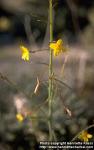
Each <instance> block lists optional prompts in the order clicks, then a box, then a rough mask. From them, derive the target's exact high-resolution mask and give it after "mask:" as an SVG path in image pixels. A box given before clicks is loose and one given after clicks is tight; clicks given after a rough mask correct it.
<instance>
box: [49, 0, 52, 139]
mask: <svg viewBox="0 0 94 150" xmlns="http://www.w3.org/2000/svg"><path fill="white" fill-rule="evenodd" d="M52 9H53V8H52V0H49V26H50V42H52V41H53V14H52ZM52 73H53V59H52V50H51V49H50V60H49V89H48V99H49V122H48V124H49V140H50V141H51V140H52V138H53V132H52V96H53V83H52V78H50V77H51V76H52Z"/></svg>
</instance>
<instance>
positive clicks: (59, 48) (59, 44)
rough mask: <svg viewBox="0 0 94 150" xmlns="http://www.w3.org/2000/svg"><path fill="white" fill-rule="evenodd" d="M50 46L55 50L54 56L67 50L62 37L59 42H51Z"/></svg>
mask: <svg viewBox="0 0 94 150" xmlns="http://www.w3.org/2000/svg"><path fill="white" fill-rule="evenodd" d="M49 47H50V48H51V49H52V50H53V53H54V56H58V55H59V54H60V53H61V52H66V51H67V49H66V48H65V47H64V46H63V41H62V39H59V40H58V41H57V42H52V43H50V45H49Z"/></svg>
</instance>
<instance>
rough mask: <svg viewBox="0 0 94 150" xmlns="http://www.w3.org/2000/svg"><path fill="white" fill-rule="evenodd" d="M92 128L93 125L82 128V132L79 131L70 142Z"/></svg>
mask: <svg viewBox="0 0 94 150" xmlns="http://www.w3.org/2000/svg"><path fill="white" fill-rule="evenodd" d="M92 127H94V124H92V125H90V126H88V127H86V128H84V129H83V130H81V131H80V132H79V133H78V134H77V135H76V136H75V137H74V138H73V139H72V140H71V141H72V142H73V141H74V140H75V139H77V138H78V136H79V134H81V133H82V132H83V131H85V130H88V129H90V128H92Z"/></svg>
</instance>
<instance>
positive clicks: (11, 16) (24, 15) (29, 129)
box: [0, 0, 94, 150]
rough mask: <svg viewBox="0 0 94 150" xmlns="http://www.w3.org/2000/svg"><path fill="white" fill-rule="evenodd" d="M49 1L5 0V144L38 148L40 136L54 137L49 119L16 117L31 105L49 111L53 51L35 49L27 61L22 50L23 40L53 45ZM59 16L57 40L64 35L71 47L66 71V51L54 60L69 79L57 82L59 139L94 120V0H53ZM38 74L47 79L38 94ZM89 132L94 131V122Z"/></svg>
mask: <svg viewBox="0 0 94 150" xmlns="http://www.w3.org/2000/svg"><path fill="white" fill-rule="evenodd" d="M48 7H49V2H48V0H41V1H39V0H16V1H15V0H8V1H7V0H0V150H27V149H28V150H33V149H38V142H39V141H42V140H46V141H47V140H48V125H47V122H45V120H39V119H38V120H36V119H35V120H32V119H31V120H28V119H27V118H26V119H25V120H24V121H23V122H22V123H19V122H18V121H17V120H16V117H15V116H16V113H17V112H19V111H22V113H24V112H28V111H30V112H31V114H32V116H44V113H43V112H44V111H45V113H46V114H47V111H48V107H47V105H45V101H46V99H47V96H48V95H47V88H48V83H47V82H44V81H46V80H47V79H48V66H47V64H48V62H49V52H48V51H40V52H37V53H32V54H31V60H30V62H24V61H23V60H22V59H21V52H20V45H24V46H26V47H28V48H29V49H30V50H40V49H44V50H45V49H47V48H48V45H49V11H48ZM53 22H54V31H53V33H54V41H55V40H58V39H59V38H61V39H63V41H64V44H65V46H67V47H68V49H69V52H68V60H67V63H66V65H65V70H64V74H62V65H63V63H64V58H65V55H63V56H62V55H60V56H59V57H58V58H57V57H56V58H54V60H53V61H54V72H55V75H56V76H57V77H58V79H60V80H61V81H62V82H64V83H65V84H59V83H58V88H56V87H55V91H56V93H55V96H54V104H53V107H54V115H53V118H54V119H53V124H54V132H55V136H56V138H57V140H58V141H70V140H72V138H73V137H74V136H75V135H76V134H77V133H78V132H79V131H80V130H81V129H83V128H85V127H86V126H88V125H91V124H93V123H94V82H93V76H94V1H93V0H53ZM37 77H38V78H39V80H40V83H41V84H40V87H39V91H38V93H37V94H34V89H35V87H36V84H37ZM55 84H57V83H55ZM66 84H67V85H68V86H69V87H68V86H66ZM70 87H71V88H72V89H71V88H70ZM58 90H59V91H58ZM58 93H60V94H58ZM40 106H41V107H40ZM65 107H67V108H68V109H70V110H71V112H72V114H73V115H72V117H70V116H69V115H68V114H67V113H65ZM40 108H41V109H40ZM89 132H90V133H91V134H93V135H94V128H91V129H90V130H89ZM91 140H92V141H93V140H94V138H92V139H91Z"/></svg>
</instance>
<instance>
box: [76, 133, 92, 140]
mask: <svg viewBox="0 0 94 150" xmlns="http://www.w3.org/2000/svg"><path fill="white" fill-rule="evenodd" d="M78 138H79V139H80V140H81V141H84V142H88V139H91V138H92V134H89V133H88V132H87V131H82V132H81V133H80V135H79V136H78Z"/></svg>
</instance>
